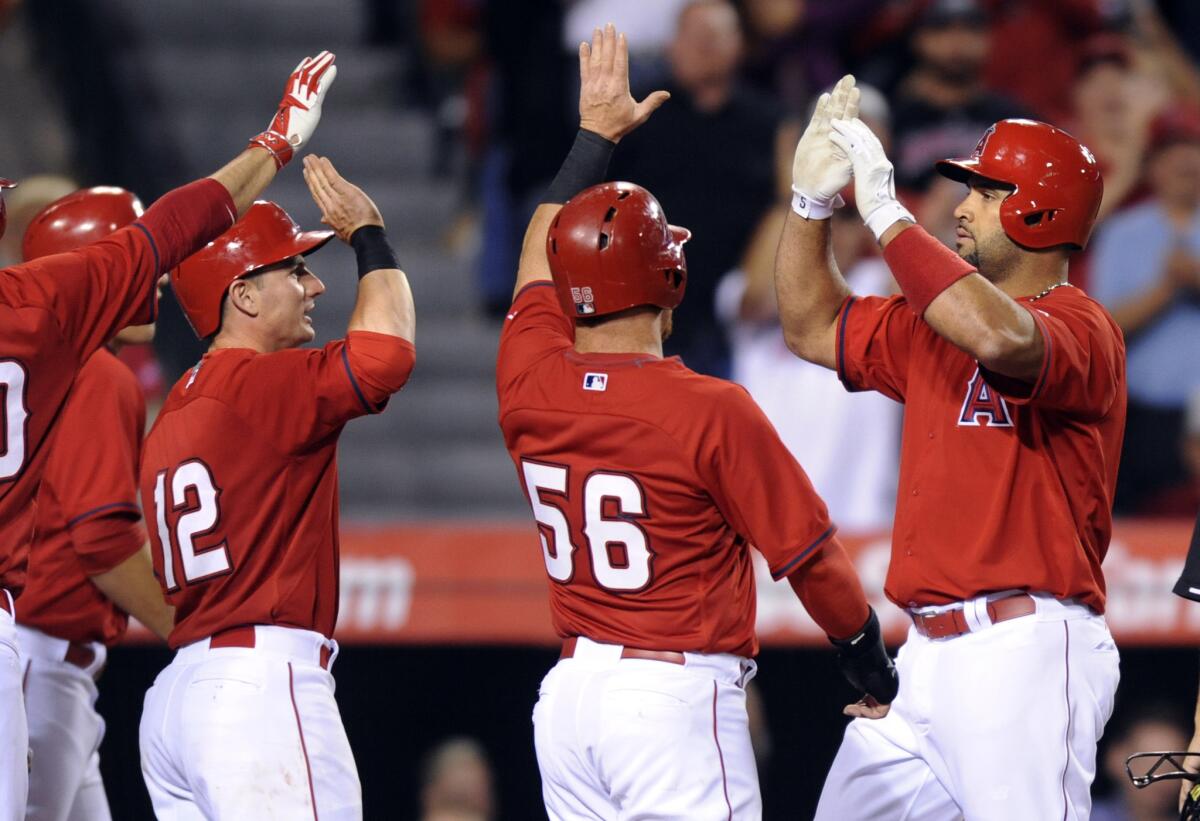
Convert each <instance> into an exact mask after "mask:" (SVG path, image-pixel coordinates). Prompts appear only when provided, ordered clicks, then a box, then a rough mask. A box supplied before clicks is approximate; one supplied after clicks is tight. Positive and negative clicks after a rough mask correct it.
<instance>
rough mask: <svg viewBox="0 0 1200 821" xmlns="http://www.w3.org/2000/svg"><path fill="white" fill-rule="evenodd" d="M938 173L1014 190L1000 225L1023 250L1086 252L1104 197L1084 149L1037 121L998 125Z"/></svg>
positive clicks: (1004, 205)
mask: <svg viewBox="0 0 1200 821" xmlns="http://www.w3.org/2000/svg"><path fill="white" fill-rule="evenodd" d="M937 170H938V172H939V173H941V174H942V175H943V176H946V177H949V178H950V179H952V180H957V181H959V182H966V181H967V180H968V179H970V177H971V175H972V174H978V175H979V176H981V177H986V178H988V179H989V180H995V181H996V182H1002V183H1006V184H1008V185H1011V186H1013V188H1014V191H1013V192H1012V193H1011V194H1009V195H1008V197H1006V198H1005V200H1004V202H1003V203H1001V205H1000V224H1001V225H1002V226H1003V227H1004V232H1005V233H1006V234H1008V236H1009V238H1010V239H1012V241H1013V242H1016V243H1017V244H1019V245H1023V246H1025V247H1026V248H1050V247H1051V246H1054V245H1073V246H1075V247H1076V248H1083V247H1084V246H1086V245H1087V241H1088V237H1089V236H1090V235H1091V233H1092V226H1093V225H1094V224H1095V222H1096V212H1097V211H1098V210H1099V209H1100V198H1101V196H1103V194H1104V182H1103V180H1101V178H1100V166H1099V165H1098V164H1097V163H1096V158H1095V157H1094V156H1092V152H1091V151H1089V150H1088V149H1087V146H1085V145H1083V144H1082V143H1081V142H1079V141H1078V140H1076V139H1075V138H1074V137H1072V136H1071V135H1070V134H1068V133H1067V132H1065V131H1063V130H1061V129H1058V128H1055V127H1054V126H1052V125H1047V124H1046V123H1039V122H1036V121H1035V120H1001V121H1000V122H998V123H996V124H995V125H993V126H992V127H991V128H989V129H988V130H987V131H986V132H984V135H983V138H982V139H980V141H979V144H978V145H977V146H975V151H974V153H973V154H971V156H970V157H965V158H962V159H954V160H940V161H939V162H938V163H937Z"/></svg>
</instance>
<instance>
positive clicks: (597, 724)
mask: <svg viewBox="0 0 1200 821" xmlns="http://www.w3.org/2000/svg"><path fill="white" fill-rule="evenodd" d="M579 63H580V75H581V81H582V83H581V90H580V98H579V112H580V130H579V133H578V136H577V137H576V140H575V144H574V147H573V148H572V149H571V151H570V153H569V154H568V156H567V158H566V160H565V161H564V163H563V166H562V168H561V170H560V171H559V173H558V176H557V177H556V179H555V180H554V182H553V183H552V184H551V186H550V189H549V191H548V193H547V195H546V197H545V199H544V200H543V203H542V205H540V206H539V207H538V208H537V210H536V212H535V213H534V215H533V219H532V221H531V222H530V224H529V228H528V231H527V233H526V235H525V246H524V250H523V252H522V255H521V261H520V269H519V271H518V274H517V283H516V290H515V294H514V297H513V303H512V308H511V309H510V312H509V314H508V318H507V320H506V322H505V325H504V329H503V332H502V335H501V339H500V352H499V359H498V363H497V367H496V381H497V392H498V395H499V405H500V426H501V428H502V430H503V432H504V439H505V443H506V444H507V446H508V450H509V453H510V455H511V456H512V459H513V462H514V464H515V465H516V469H517V475H518V477H519V478H520V481H521V484H522V487H523V489H524V491H525V493H526V495H527V497H528V499H529V502H530V506H531V507H532V509H533V515H534V518H535V519H536V520H537V527H538V532H539V534H540V539H541V547H542V553H543V558H544V559H545V563H546V572H547V575H549V577H550V604H551V611H552V614H553V619H554V626H555V629H556V631H557V632H558V634H559V635H560V636H561V637H562V638H563V645H562V654H561V657H560V661H559V662H558V664H557V665H555V667H554V668H553V669H552V670H551V671H550V673H549V674H548V675H547V676H546V678H545V679H544V681H543V682H542V686H541V689H540V692H539V696H538V701H537V706H536V707H535V709H534V713H533V722H534V740H535V746H536V749H537V757H538V766H539V768H540V770H541V776H542V794H543V797H544V799H545V804H546V811H547V813H548V814H549V815H550V817H551V818H552V819H556V821H557V820H558V819H597V818H600V819H649V818H658V819H668V818H669V819H688V821H704V820H705V819H734V818H736V819H757V818H759V817H761V813H762V809H761V801H760V798H759V789H758V778H757V774H756V769H755V765H754V754H753V751H752V750H751V747H750V735H749V731H748V723H747V715H746V694H745V691H744V689H743V688H744V686H745V684H746V682H747V681H749V680H750V679H751V678H752V677H753V675H754V673H755V669H756V668H755V664H754V662H753V661H752V657H753V656H754V655H755V654H756V653H757V651H758V641H757V639H756V637H755V634H754V615H755V611H754V605H755V599H754V577H753V571H752V564H751V553H750V547H751V546H752V545H753V546H754V547H756V548H757V549H758V550H759V551H760V552H761V553H762V554H763V555H764V556H765V557H766V559H767V562H768V564H769V566H770V569H771V573H772V575H773V576H774V577H775V578H776V579H783V578H786V579H788V581H789V582H790V583H791V585H792V587H793V588H794V589H795V591H796V593H797V595H798V596H799V597H800V599H801V601H803V602H804V604H805V606H806V607H807V608H808V610H809V612H810V613H811V614H812V616H813V617H814V619H815V620H816V621H817V623H818V624H819V625H820V626H821V627H822V628H823V629H824V630H825V631H826V633H828V634H829V635H830V636H831V637H835V638H834V644H835V645H837V646H838V647H839V649H840V656H841V661H842V665H843V669H844V671H845V672H846V674H847V677H848V678H849V679H850V681H851V682H852V683H853V684H855V685H856V686H857V687H858V688H859V690H860V691H862V690H865V691H866V692H868V693H869V694H870V695H871V696H873V697H874V698H876V699H878V700H879V702H881V703H887V702H889V701H890V700H891V698H892V696H893V695H894V694H895V690H896V681H895V674H894V670H893V668H892V664H891V661H890V659H889V658H888V656H887V652H886V650H885V649H884V647H883V644H882V641H881V639H880V632H879V623H878V620H877V619H876V617H875V614H874V613H873V612H872V611H871V609H870V608H869V607H868V605H867V602H866V600H865V598H864V596H863V592H862V588H861V587H860V585H859V581H858V578H857V576H856V575H855V573H854V570H853V567H852V565H851V564H850V562H849V559H848V558H847V555H846V553H845V551H844V550H843V549H842V547H841V545H840V544H839V542H838V540H837V538H836V536H835V535H834V527H833V526H832V525H831V524H830V522H829V518H828V515H827V513H826V509H825V505H824V504H823V503H822V502H821V500H820V498H819V497H818V496H817V495H816V493H815V492H814V491H813V489H812V486H811V485H810V484H809V481H808V478H807V477H806V476H805V474H804V472H803V471H802V470H801V469H800V467H799V466H798V465H797V464H796V462H795V460H794V459H792V457H791V456H790V454H789V453H788V451H787V450H786V448H785V447H784V445H783V444H782V442H781V441H780V440H779V437H778V435H777V434H776V433H775V430H774V429H773V428H772V427H771V425H770V423H769V422H768V421H767V420H766V417H765V416H764V415H763V414H762V412H761V411H760V410H759V409H758V407H757V406H756V405H755V404H754V402H753V400H751V399H750V396H749V394H747V393H746V391H745V390H744V389H742V388H741V387H739V386H737V385H734V384H733V383H730V382H725V381H723V380H719V379H714V378H711V377H707V376H701V375H699V374H696V373H694V372H692V371H690V370H688V369H687V368H686V367H685V366H684V365H683V363H682V362H680V361H679V360H678V359H675V358H672V359H663V358H662V341H663V339H664V338H665V336H666V335H667V333H668V332H669V330H670V327H671V317H672V309H673V308H675V307H676V306H677V305H679V303H680V300H681V299H682V297H683V291H684V287H685V284H686V279H687V266H686V261H685V259H684V254H683V244H684V243H685V242H686V241H687V240H688V238H689V237H690V233H689V232H688V231H687V230H686V229H684V228H679V227H677V226H673V225H669V224H668V223H667V220H666V217H665V216H664V215H663V211H662V208H661V207H660V206H659V204H658V201H657V200H655V199H654V197H653V196H652V195H651V194H650V193H649V192H648V191H646V190H645V189H643V188H640V187H639V186H636V185H632V184H630V183H608V184H598V183H600V182H601V180H603V179H604V176H605V172H606V169H607V165H608V159H609V156H610V154H611V152H612V150H613V148H614V144H615V143H616V142H617V141H618V140H620V139H621V137H622V136H624V135H625V134H627V133H628V132H629V131H631V130H633V129H634V128H636V127H637V126H638V125H639V124H640V123H642V122H644V121H645V120H646V118H647V117H649V116H650V115H651V113H652V112H653V111H654V110H655V109H656V108H657V107H658V106H659V105H661V104H662V103H663V102H664V100H665V99H666V97H667V95H666V93H665V92H655V93H654V94H652V95H650V96H649V97H648V98H647V99H646V100H644V101H642V102H640V103H639V102H636V101H635V100H634V99H633V98H632V97H631V96H630V94H629V82H628V51H627V45H626V42H625V38H624V35H618V34H617V33H616V31H614V29H613V27H612V26H611V25H609V26H608V27H607V28H606V29H604V30H603V31H601V30H599V29H597V30H596V32H595V34H594V36H593V39H592V42H591V43H590V44H588V43H584V44H582V45H581V46H580V52H579ZM697 173H702V169H697ZM579 192H581V193H579ZM571 195H574V196H571ZM568 196H571V199H570V201H568V202H567V203H566V204H565V205H561V203H562V202H563V201H564V200H566V199H567V197H568Z"/></svg>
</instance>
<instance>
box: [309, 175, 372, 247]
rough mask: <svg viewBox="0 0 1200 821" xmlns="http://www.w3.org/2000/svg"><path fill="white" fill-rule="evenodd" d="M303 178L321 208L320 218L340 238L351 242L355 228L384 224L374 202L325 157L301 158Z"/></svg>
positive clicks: (314, 200)
mask: <svg viewBox="0 0 1200 821" xmlns="http://www.w3.org/2000/svg"><path fill="white" fill-rule="evenodd" d="M304 182H305V183H307V184H308V191H309V193H310V194H312V198H313V202H315V203H316V204H317V207H318V208H320V209H321V222H323V223H325V224H326V225H328V226H329V227H330V228H332V229H333V230H334V232H335V233H336V234H337V235H338V239H340V240H341V241H342V242H346V243H348V242H350V237H352V236H354V232H355V231H357V230H358V229H359V228H362V227H363V226H364V225H378V226H379V227H380V228H382V227H383V216H382V215H381V214H380V213H379V209H378V208H377V207H375V203H374V202H373V201H372V200H371V198H370V197H368V196H367V195H366V193H364V192H363V190H362V189H361V188H359V187H358V186H357V185H354V184H353V183H350V182H347V181H346V180H345V179H344V178H343V177H342V175H341V174H339V173H338V172H337V169H336V168H334V167H333V163H331V162H330V161H329V158H328V157H318V156H316V155H314V154H309V155H308V156H307V157H305V158H304Z"/></svg>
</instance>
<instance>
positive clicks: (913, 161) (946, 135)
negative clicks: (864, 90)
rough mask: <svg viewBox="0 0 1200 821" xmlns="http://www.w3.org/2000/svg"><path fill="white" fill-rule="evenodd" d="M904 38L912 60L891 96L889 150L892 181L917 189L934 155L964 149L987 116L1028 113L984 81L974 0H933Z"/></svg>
mask: <svg viewBox="0 0 1200 821" xmlns="http://www.w3.org/2000/svg"><path fill="white" fill-rule="evenodd" d="M911 45H912V50H913V55H914V57H915V59H916V63H915V65H914V66H913V68H912V70H911V71H909V73H908V74H907V75H906V76H905V77H904V78H903V79H902V80H901V82H900V84H899V86H898V87H897V89H896V94H895V95H894V97H893V99H894V101H895V103H894V107H893V109H892V113H893V129H894V131H893V138H894V141H895V151H894V153H893V154H892V156H893V157H894V159H895V163H896V185H897V186H898V187H900V188H907V189H909V190H911V191H917V192H924V191H925V190H926V189H927V188H928V187H929V184H930V182H931V181H932V180H933V179H934V177H935V176H936V175H935V174H934V170H933V164H934V162H935V161H937V160H940V159H942V158H943V157H963V156H966V155H969V154H970V153H971V149H973V148H974V147H975V144H976V143H977V142H978V141H979V135H980V134H982V133H983V131H984V129H986V128H987V127H988V126H990V125H991V124H992V123H994V122H996V121H997V120H1002V119H1004V118H1005V117H1020V116H1027V112H1026V110H1025V109H1024V107H1022V106H1020V105H1019V104H1017V103H1016V102H1014V101H1012V100H1009V99H1008V98H1006V97H1002V96H1000V95H999V94H996V93H995V92H993V91H990V90H989V89H988V88H987V86H986V85H985V84H984V75H983V71H984V67H985V65H986V64H987V59H988V54H989V52H990V48H991V42H990V36H989V32H988V28H987V15H986V14H985V13H984V9H983V7H982V6H981V5H980V3H979V2H978V0H933V2H932V3H930V5H929V7H928V9H926V11H925V12H924V13H923V14H922V15H921V16H920V17H919V18H918V20H917V25H916V29H915V30H914V31H913V35H912V41H911ZM958 194H959V199H961V186H959V190H958Z"/></svg>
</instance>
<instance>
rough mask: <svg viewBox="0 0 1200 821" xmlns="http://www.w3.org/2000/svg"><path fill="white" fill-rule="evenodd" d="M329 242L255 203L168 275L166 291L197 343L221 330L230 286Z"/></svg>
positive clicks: (274, 208)
mask: <svg viewBox="0 0 1200 821" xmlns="http://www.w3.org/2000/svg"><path fill="white" fill-rule="evenodd" d="M332 238H333V232H332V231H301V230H300V226H298V225H297V224H296V223H295V221H294V220H292V218H291V217H289V216H288V213H287V211H284V210H283V209H282V208H280V207H279V206H278V205H276V204H275V203H273V202H263V201H261V200H259V201H258V202H256V203H254V204H253V205H251V206H250V208H249V210H247V211H246V213H245V214H243V215H242V218H241V219H239V220H238V221H237V222H236V223H234V225H233V227H232V228H230V229H229V230H228V231H226V232H225V233H224V234H221V236H219V237H217V238H216V239H214V240H213V241H212V242H210V243H209V244H208V245H205V246H204V247H203V248H201V249H200V250H199V251H197V252H196V253H194V254H192V255H191V256H190V257H188V258H187V259H185V260H184V261H183V262H181V263H180V264H179V267H178V268H176V269H175V270H174V271H172V272H171V287H172V289H173V290H174V291H175V298H176V299H178V300H179V305H180V307H182V308H183V312H184V314H185V315H186V316H187V318H188V322H190V323H191V324H192V330H194V331H195V332H196V336H198V337H200V338H201V339H205V338H207V337H210V336H212V335H213V334H215V333H216V332H217V330H218V329H219V328H220V327H221V306H222V304H223V302H224V300H225V292H226V291H227V290H228V289H229V286H230V285H231V284H232V283H233V281H234V280H237V279H241V278H242V277H244V276H247V275H249V274H253V273H255V272H257V271H260V270H262V269H263V268H268V267H270V266H272V265H277V264H279V263H281V262H284V261H285V260H288V259H291V258H292V257H294V256H299V255H300V254H311V253H312V252H313V251H316V250H317V249H318V248H320V247H321V246H322V245H324V244H325V243H327V242H329V240H330V239H332Z"/></svg>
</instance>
